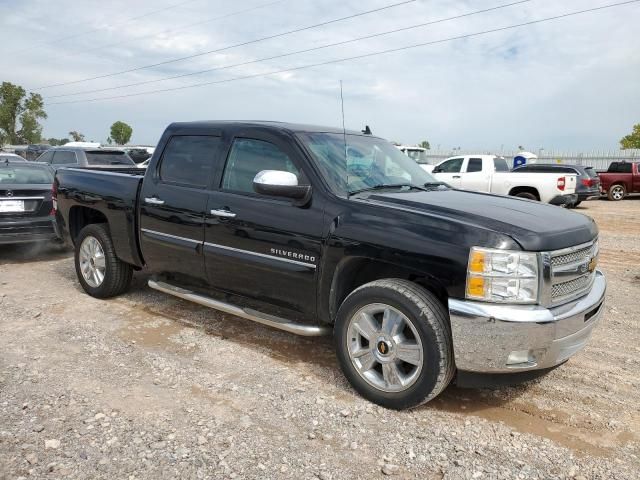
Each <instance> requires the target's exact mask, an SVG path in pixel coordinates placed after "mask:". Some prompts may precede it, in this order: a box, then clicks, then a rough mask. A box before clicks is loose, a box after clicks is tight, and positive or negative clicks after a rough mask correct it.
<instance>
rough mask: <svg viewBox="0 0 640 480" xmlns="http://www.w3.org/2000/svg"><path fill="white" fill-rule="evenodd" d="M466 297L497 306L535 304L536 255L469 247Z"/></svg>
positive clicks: (536, 283) (536, 281)
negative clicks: (496, 304)
mask: <svg viewBox="0 0 640 480" xmlns="http://www.w3.org/2000/svg"><path fill="white" fill-rule="evenodd" d="M466 296H467V298H468V299H470V300H483V301H485V302H499V303H537V301H538V255H537V254H536V253H531V252H520V251H510V250H491V249H487V248H480V247H473V248H472V249H471V252H470V253H469V265H468V267H467V289H466Z"/></svg>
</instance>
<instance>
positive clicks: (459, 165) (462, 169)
mask: <svg viewBox="0 0 640 480" xmlns="http://www.w3.org/2000/svg"><path fill="white" fill-rule="evenodd" d="M432 174H433V175H434V176H435V177H436V178H437V179H438V180H442V181H444V182H446V183H447V184H449V185H451V186H452V187H455V188H461V189H463V190H474V191H477V192H491V193H498V194H501V195H512V196H514V197H520V198H527V199H529V200H538V201H541V202H543V203H550V204H552V205H565V206H568V205H573V204H574V203H577V202H578V196H577V195H576V193H575V192H576V184H577V175H575V174H557V173H513V172H510V171H509V165H508V163H507V160H505V159H504V158H502V157H496V156H494V155H465V156H459V157H451V158H447V159H446V160H443V161H442V162H440V163H438V164H437V165H436V166H435V167H434V168H433V170H432Z"/></svg>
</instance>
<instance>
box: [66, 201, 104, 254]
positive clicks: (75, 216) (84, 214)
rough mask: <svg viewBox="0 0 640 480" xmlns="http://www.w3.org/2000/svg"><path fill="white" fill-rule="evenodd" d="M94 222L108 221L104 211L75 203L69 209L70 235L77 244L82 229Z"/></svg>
mask: <svg viewBox="0 0 640 480" xmlns="http://www.w3.org/2000/svg"><path fill="white" fill-rule="evenodd" d="M93 223H108V220H107V217H106V216H105V214H104V213H102V212H101V211H99V210H96V209H95V208H91V207H85V206H82V205H74V206H73V207H71V209H70V210H69V235H70V237H71V241H72V242H73V244H74V245H75V243H76V239H77V238H78V234H79V233H80V231H81V230H82V229H83V228H84V227H86V226H87V225H90V224H93Z"/></svg>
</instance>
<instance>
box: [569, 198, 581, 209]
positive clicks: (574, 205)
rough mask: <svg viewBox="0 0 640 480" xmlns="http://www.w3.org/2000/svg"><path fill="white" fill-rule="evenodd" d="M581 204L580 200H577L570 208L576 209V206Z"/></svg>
mask: <svg viewBox="0 0 640 480" xmlns="http://www.w3.org/2000/svg"><path fill="white" fill-rule="evenodd" d="M581 203H582V200H578V201H577V202H576V203H574V204H573V205H572V206H571V208H576V207H577V206H578V205H580V204H581Z"/></svg>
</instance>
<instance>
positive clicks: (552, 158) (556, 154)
mask: <svg viewBox="0 0 640 480" xmlns="http://www.w3.org/2000/svg"><path fill="white" fill-rule="evenodd" d="M518 153H520V150H513V151H506V150H503V151H488V150H485V149H477V150H462V149H454V150H427V152H426V154H427V159H428V161H429V163H430V164H436V163H438V162H440V161H442V160H444V159H445V158H449V157H455V156H458V155H474V154H475V155H478V154H490V155H498V156H502V157H505V158H507V159H513V158H514V157H515V156H516V155H518ZM532 153H535V154H536V155H537V156H538V160H537V162H538V163H559V164H565V165H584V166H587V167H593V168H595V169H596V170H598V171H604V170H607V168H609V165H610V164H611V162H622V161H627V162H637V161H640V149H635V150H593V151H590V152H577V151H567V150H542V149H541V150H538V151H535V150H534V151H533V152H532Z"/></svg>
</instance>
